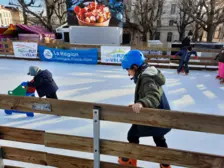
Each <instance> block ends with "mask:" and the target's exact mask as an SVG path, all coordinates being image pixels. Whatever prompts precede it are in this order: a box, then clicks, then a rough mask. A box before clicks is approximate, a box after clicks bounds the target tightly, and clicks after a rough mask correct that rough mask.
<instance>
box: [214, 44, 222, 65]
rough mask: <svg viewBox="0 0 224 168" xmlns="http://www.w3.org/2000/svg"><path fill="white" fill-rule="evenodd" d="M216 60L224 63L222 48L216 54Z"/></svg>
mask: <svg viewBox="0 0 224 168" xmlns="http://www.w3.org/2000/svg"><path fill="white" fill-rule="evenodd" d="M217 59H218V61H219V62H222V63H224V47H223V48H222V49H221V51H220V52H219V54H217V56H216V58H215V60H217Z"/></svg>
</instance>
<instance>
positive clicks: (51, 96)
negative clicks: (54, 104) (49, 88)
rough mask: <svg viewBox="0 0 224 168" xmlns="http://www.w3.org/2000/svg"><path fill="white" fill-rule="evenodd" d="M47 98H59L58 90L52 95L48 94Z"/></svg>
mask: <svg viewBox="0 0 224 168" xmlns="http://www.w3.org/2000/svg"><path fill="white" fill-rule="evenodd" d="M46 98H49V99H58V97H57V94H56V92H55V93H52V94H50V95H46Z"/></svg>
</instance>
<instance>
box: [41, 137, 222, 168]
mask: <svg viewBox="0 0 224 168" xmlns="http://www.w3.org/2000/svg"><path fill="white" fill-rule="evenodd" d="M45 138H46V140H45V142H46V146H48V147H57V148H64V149H72V150H78V151H83V152H92V151H93V139H92V138H83V137H75V136H69V135H60V134H51V133H46V136H45ZM100 151H101V154H105V155H112V156H121V155H122V156H123V157H127V158H136V159H138V160H144V161H152V162H157V163H160V162H161V161H163V163H165V164H172V165H177V166H184V167H185V166H187V167H192V168H199V167H203V168H205V167H206V168H213V167H214V168H223V166H224V156H215V155H209V154H202V153H195V152H188V151H181V150H174V149H166V148H157V147H153V146H145V145H137V144H131V143H125V142H116V141H109V140H100ZM184 156H187V157H184Z"/></svg>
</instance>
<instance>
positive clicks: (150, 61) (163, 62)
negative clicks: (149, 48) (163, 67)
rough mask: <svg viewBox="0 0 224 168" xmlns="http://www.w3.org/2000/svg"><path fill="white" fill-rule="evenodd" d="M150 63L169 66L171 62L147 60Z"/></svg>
mask: <svg viewBox="0 0 224 168" xmlns="http://www.w3.org/2000/svg"><path fill="white" fill-rule="evenodd" d="M146 62H148V63H161V64H169V63H170V61H169V60H147V61H146Z"/></svg>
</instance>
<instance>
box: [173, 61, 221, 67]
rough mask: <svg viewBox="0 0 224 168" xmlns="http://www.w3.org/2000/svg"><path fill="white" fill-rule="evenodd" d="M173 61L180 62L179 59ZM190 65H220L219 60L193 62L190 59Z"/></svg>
mask: <svg viewBox="0 0 224 168" xmlns="http://www.w3.org/2000/svg"><path fill="white" fill-rule="evenodd" d="M171 63H175V64H179V61H176V60H172V61H171ZM188 65H202V66H218V63H217V62H212V61H211V62H192V61H190V62H189V63H188Z"/></svg>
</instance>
